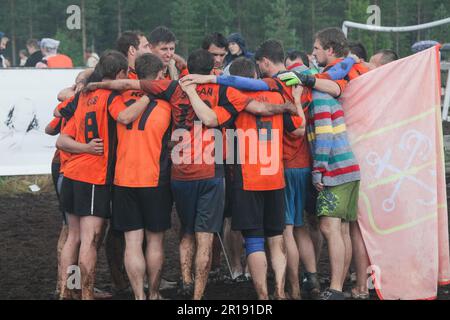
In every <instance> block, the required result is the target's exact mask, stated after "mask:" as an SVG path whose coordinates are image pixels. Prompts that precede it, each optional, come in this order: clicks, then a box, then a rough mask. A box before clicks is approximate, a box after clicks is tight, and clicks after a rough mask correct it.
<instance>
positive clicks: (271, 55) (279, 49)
mask: <svg viewBox="0 0 450 320" xmlns="http://www.w3.org/2000/svg"><path fill="white" fill-rule="evenodd" d="M262 58H267V59H269V60H270V61H272V62H273V63H284V49H283V44H282V43H281V42H280V41H278V40H275V39H269V40H266V41H264V42H263V43H262V44H261V45H260V46H259V47H258V49H257V50H256V54H255V60H256V61H261V60H262Z"/></svg>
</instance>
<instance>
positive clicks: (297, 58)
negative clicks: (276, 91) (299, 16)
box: [284, 50, 309, 73]
mask: <svg viewBox="0 0 450 320" xmlns="http://www.w3.org/2000/svg"><path fill="white" fill-rule="evenodd" d="M284 64H285V66H286V69H287V70H289V71H296V72H298V73H301V72H303V71H306V70H308V68H309V59H308V56H307V55H306V53H304V52H301V51H296V50H292V51H289V52H288V54H287V56H286V58H285V59H284Z"/></svg>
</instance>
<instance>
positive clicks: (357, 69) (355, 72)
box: [316, 58, 369, 95]
mask: <svg viewBox="0 0 450 320" xmlns="http://www.w3.org/2000/svg"><path fill="white" fill-rule="evenodd" d="M343 60H344V59H343V58H339V59H336V60H334V61H333V62H332V63H330V64H329V65H327V66H326V67H325V69H323V72H322V73H319V74H317V75H316V77H317V78H318V79H329V76H328V75H326V74H325V72H327V71H328V70H330V69H331V68H332V67H334V66H335V65H336V64H338V63H339V62H342V61H343ZM367 72H369V69H368V68H367V67H365V66H364V65H363V64H362V63H356V64H354V65H353V67H352V68H351V69H350V72H349V73H348V74H347V76H346V77H345V78H344V79H341V80H336V81H335V82H336V83H337V84H338V85H339V88H340V89H341V95H342V93H343V92H344V90H345V88H346V87H347V85H348V83H349V82H350V81H352V80H353V79H356V78H358V77H359V76H360V75H363V74H364V73H367Z"/></svg>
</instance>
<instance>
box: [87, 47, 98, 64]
mask: <svg viewBox="0 0 450 320" xmlns="http://www.w3.org/2000/svg"><path fill="white" fill-rule="evenodd" d="M99 60H100V57H99V56H98V54H97V53H95V52H94V51H93V50H92V49H90V48H88V49H86V51H85V52H84V61H86V67H88V68H95V66H96V65H97V63H98V61H99Z"/></svg>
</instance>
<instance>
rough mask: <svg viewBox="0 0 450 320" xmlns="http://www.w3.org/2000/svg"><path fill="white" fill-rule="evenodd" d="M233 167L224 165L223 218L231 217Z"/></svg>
mask: <svg viewBox="0 0 450 320" xmlns="http://www.w3.org/2000/svg"><path fill="white" fill-rule="evenodd" d="M233 170H234V168H233V165H229V164H227V165H225V209H224V218H231V217H232V215H233V214H232V209H233V208H232V203H233Z"/></svg>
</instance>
